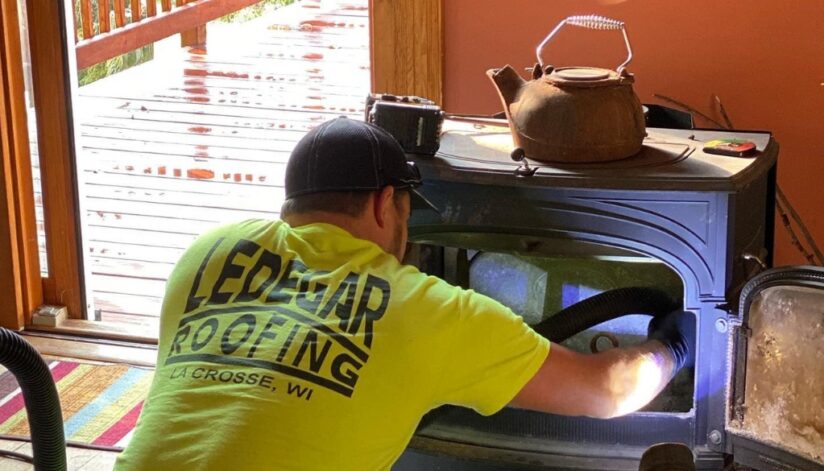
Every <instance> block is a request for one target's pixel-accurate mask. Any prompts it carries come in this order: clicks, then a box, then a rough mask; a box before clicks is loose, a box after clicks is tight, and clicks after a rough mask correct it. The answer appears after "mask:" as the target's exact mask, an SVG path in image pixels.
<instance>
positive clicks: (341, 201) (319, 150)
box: [118, 118, 690, 471]
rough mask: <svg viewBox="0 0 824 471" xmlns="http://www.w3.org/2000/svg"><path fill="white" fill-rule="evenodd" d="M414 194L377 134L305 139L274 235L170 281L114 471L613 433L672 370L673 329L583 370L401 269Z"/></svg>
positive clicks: (316, 465)
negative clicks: (568, 421) (436, 426)
mask: <svg viewBox="0 0 824 471" xmlns="http://www.w3.org/2000/svg"><path fill="white" fill-rule="evenodd" d="M420 184H421V180H420V175H419V174H418V172H417V169H415V167H414V166H413V165H412V164H410V163H407V161H406V159H405V156H404V153H403V151H402V150H401V148H400V146H399V145H398V143H397V142H396V141H395V140H394V139H393V138H392V137H391V136H390V135H389V134H388V133H386V132H385V131H383V130H381V129H379V128H377V127H375V126H372V125H370V124H366V123H362V122H358V121H354V120H349V119H345V118H339V119H335V120H332V121H330V122H327V123H324V124H322V125H321V126H319V127H318V128H316V129H314V130H313V131H311V132H309V133H308V134H307V135H306V136H305V137H304V138H303V139H302V140H301V141H300V142H299V143H298V144H297V146H296V147H295V150H294V151H293V153H292V155H291V157H290V160H289V164H288V166H287V168H286V197H287V200H286V202H285V204H284V205H283V209H282V215H281V216H282V218H283V221H264V220H251V221H245V222H241V223H238V224H232V225H229V226H225V227H222V228H219V229H217V230H214V231H212V232H211V233H208V234H206V235H204V236H202V237H201V238H200V239H199V240H198V241H197V242H195V244H194V245H193V246H192V247H191V248H190V249H189V250H188V251H187V252H186V253H185V254H184V256H183V257H182V259H181V260H180V262H179V263H178V265H177V267H176V268H175V270H174V272H173V273H172V275H171V277H170V279H169V281H168V285H167V292H166V297H165V300H164V304H163V311H162V317H161V331H160V342H159V351H158V362H157V371H156V373H155V378H154V383H153V384H152V388H151V391H150V393H149V397H148V399H147V401H146V404H145V407H144V409H143V413H142V415H141V417H140V421H139V423H138V426H137V429H136V432H135V435H134V438H133V439H132V442H131V444H130V445H129V447H128V448H127V450H126V451H125V452H124V453H123V455H122V456H121V457H120V459H119V461H118V468H119V469H214V470H224V469H273V470H276V469H288V470H313V471H314V470H325V469H328V470H383V469H389V468H390V466H391V465H392V463H393V462H394V461H395V460H396V459H397V458H398V456H399V455H400V454H401V452H402V451H403V449H404V448H405V446H406V444H407V443H408V442H409V440H410V438H411V436H412V434H413V432H414V430H415V427H416V425H417V424H418V421H419V420H420V418H421V416H423V414H425V413H426V412H427V411H429V410H431V409H432V408H434V407H437V406H439V405H442V404H456V405H461V406H466V407H471V408H473V409H475V410H476V411H478V412H479V413H481V414H485V415H488V414H492V413H495V412H496V411H498V410H500V409H501V408H503V407H504V406H506V405H511V406H514V407H522V408H531V409H535V410H539V411H547V412H554V413H560V414H571V415H589V416H594V417H612V416H615V415H620V414H624V413H628V412H630V411H633V410H636V409H637V408H639V407H641V406H642V405H644V404H646V403H647V402H648V401H649V400H650V399H652V398H653V397H654V396H655V395H656V394H657V393H658V392H659V391H660V390H661V389H662V388H663V387H664V386H665V385H666V383H667V382H668V381H669V379H670V378H671V377H672V375H673V374H674V373H675V371H677V369H678V367H679V366H681V365H683V364H684V363H685V362H686V361H687V357H688V356H689V350H690V349H689V346H688V342H687V340H686V339H685V335H684V334H683V332H682V331H680V330H679V329H678V326H679V325H680V324H679V323H678V322H676V321H677V319H676V321H673V320H667V321H666V322H664V323H663V324H664V325H663V327H662V328H661V329H658V330H656V331H655V333H656V335H657V336H658V338H660V339H662V340H661V341H649V342H646V343H644V344H643V345H641V346H637V347H632V348H624V349H613V350H608V351H606V352H604V353H600V354H596V355H582V354H578V353H575V352H572V351H570V350H567V349H565V348H563V347H561V346H559V345H552V347H551V348H550V344H549V342H548V341H547V340H545V339H544V338H542V337H540V336H539V335H538V334H536V333H535V332H534V331H532V329H530V327H529V326H527V325H526V324H525V323H524V322H523V320H522V319H521V317H519V316H517V315H515V314H513V313H512V312H511V311H510V310H509V309H508V308H506V307H504V306H502V305H501V304H499V303H498V302H496V301H494V300H492V299H489V298H487V297H485V296H482V295H479V294H477V293H474V292H472V291H466V290H463V289H460V288H457V287H453V286H451V285H449V284H447V283H446V282H444V281H442V280H440V279H438V278H435V277H431V276H426V275H424V274H422V273H420V272H419V271H418V270H417V269H416V268H414V267H412V266H405V265H403V264H401V260H402V259H403V256H404V251H405V248H406V242H407V219H408V217H409V214H410V206H411V204H412V201H411V200H412V199H414V200H416V201H418V202H422V203H424V204H426V203H427V202H426V201H425V200H423V197H422V196H421V195H420V194H418V193H417V191H416V190H415V188H416V187H417V186H419V185H420ZM550 350H551V351H552V353H551V354H550V355H548V352H549V351H550Z"/></svg>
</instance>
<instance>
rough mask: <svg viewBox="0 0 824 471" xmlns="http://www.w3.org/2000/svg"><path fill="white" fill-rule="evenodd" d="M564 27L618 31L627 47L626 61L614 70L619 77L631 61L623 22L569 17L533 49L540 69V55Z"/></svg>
mask: <svg viewBox="0 0 824 471" xmlns="http://www.w3.org/2000/svg"><path fill="white" fill-rule="evenodd" d="M564 25H572V26H578V27H581V28H587V29H597V30H602V31H605V30H616V29H620V30H621V32H622V33H624V43H625V44H626V45H627V59H626V60H625V61H624V62H623V63H622V64H621V65H619V66H618V67H617V68H616V69H615V70H616V71H617V72H618V74H619V75H620V74H621V73H622V72H623V71H624V68H626V66H627V64H629V62H630V61H631V60H632V47H631V46H630V45H629V36H627V29H626V27H625V26H624V22H623V21H619V20H613V19H611V18H606V17H603V16H598V15H576V16H570V17H568V18H567V19H565V20H563V21H561V22H560V23H558V26H556V27H555V29H553V30H552V31H551V32H550V33H549V34H548V35H547V37H546V38H544V40H543V41H541V44H539V45H538V47H537V48H536V49H535V56H536V57H537V58H538V64H539V65H540V67H541V69H543V68H544V61H543V59H541V53H542V52H543V50H544V47H546V45H547V43H549V40H550V39H552V37H553V36H555V34H556V33H558V31H559V30H560V29H561V28H562V27H563V26H564Z"/></svg>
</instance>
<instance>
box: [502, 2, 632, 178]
mask: <svg viewBox="0 0 824 471" xmlns="http://www.w3.org/2000/svg"><path fill="white" fill-rule="evenodd" d="M564 25H572V26H579V27H582V28H588V29H596V30H619V29H620V30H621V32H622V33H623V35H624V42H625V43H626V46H627V53H628V55H627V59H626V60H625V61H624V62H623V63H622V64H621V65H619V66H618V68H617V69H616V70H610V69H600V68H595V67H561V68H557V69H556V68H554V67H552V66H551V65H544V62H543V59H542V58H541V53H542V52H543V49H544V47H545V46H546V45H547V43H548V42H549V41H550V39H552V37H553V36H555V34H556V33H557V32H558V31H559V30H560V29H561V28H562V27H563V26H564ZM535 55H536V56H537V59H538V63H537V64H536V65H535V67H534V68H533V69H532V80H530V81H526V80H524V79H523V78H521V76H520V75H518V73H517V72H515V70H514V69H513V68H512V67H511V66H509V65H506V66H504V67H503V68H500V69H491V70H488V71H487V72H486V74H487V75H488V76H489V78H490V79H492V82H493V83H494V84H495V87H496V88H497V89H498V94H499V95H500V97H501V101H502V102H503V104H504V111H505V113H506V117H507V120H508V121H509V127H510V129H511V131H512V138H513V140H514V142H515V146H516V149H515V150H514V151H513V158H516V159H518V158H519V157H520V158H522V157H527V158H530V159H534V160H539V161H543V162H563V163H581V162H606V161H610V160H619V159H624V158H626V157H629V156H631V155H633V154H636V153H638V151H640V150H641V145H642V142H643V140H644V136H645V135H646V132H645V124H644V112H643V110H642V108H641V102H640V101H639V100H638V96H637V95H636V94H635V92H634V91H633V89H632V83H633V82H634V81H635V79H634V78H633V76H632V75H631V74H630V73H628V72H627V71H626V68H625V67H626V65H627V64H629V62H630V60H632V48H631V47H630V44H629V38H628V37H627V32H626V28H625V27H624V22H623V21H618V20H613V19H609V18H604V17H601V16H591V15H590V16H571V17H569V18H567V19H565V20H564V21H562V22H561V23H559V24H558V26H556V27H555V29H553V30H552V32H550V33H549V35H548V36H547V37H546V38H545V39H544V40H543V41H542V42H541V44H539V45H538V47H537V48H536V51H535Z"/></svg>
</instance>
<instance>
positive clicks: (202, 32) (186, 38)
mask: <svg viewBox="0 0 824 471" xmlns="http://www.w3.org/2000/svg"><path fill="white" fill-rule="evenodd" d="M175 1H176V3H177V6H181V5H185V4H187V3H189V2H190V1H191V0H175ZM205 45H206V23H204V24H202V25H198V26H196V27H194V28H192V29H190V30H187V31H181V32H180V47H203V46H205Z"/></svg>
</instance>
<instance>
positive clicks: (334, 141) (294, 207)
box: [281, 118, 434, 260]
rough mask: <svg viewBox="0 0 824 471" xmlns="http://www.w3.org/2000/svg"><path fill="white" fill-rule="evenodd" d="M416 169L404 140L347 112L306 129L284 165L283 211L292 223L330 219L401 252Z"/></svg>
mask: <svg viewBox="0 0 824 471" xmlns="http://www.w3.org/2000/svg"><path fill="white" fill-rule="evenodd" d="M420 185H421V177H420V173H419V172H418V169H417V168H415V166H414V165H413V164H412V163H410V162H407V160H406V155H405V154H404V152H403V149H401V147H400V144H398V142H397V141H396V140H395V139H394V138H393V137H392V136H391V135H390V134H389V133H387V132H386V131H384V130H382V129H380V128H378V127H377V126H374V125H371V124H368V123H364V122H361V121H356V120H350V119H347V118H337V119H334V120H332V121H328V122H326V123H323V124H322V125H320V126H318V127H317V128H315V129H313V130H312V131H310V132H309V133H307V134H306V135H305V136H304V137H303V138H302V139H301V140H300V142H298V144H297V145H296V146H295V149H294V150H293V151H292V155H291V156H290V157H289V163H288V164H287V166H286V198H287V199H286V202H285V203H284V204H283V208H282V210H281V216H282V218H283V219H284V220H286V221H287V222H288V223H289V224H290V225H292V226H300V225H304V224H310V223H313V222H327V223H331V224H335V225H338V226H341V227H343V228H344V229H346V230H348V231H349V232H351V233H352V234H353V235H354V236H356V237H359V238H362V239H367V240H371V241H373V242H375V243H376V244H378V245H379V246H380V247H382V248H383V249H384V250H386V251H387V252H388V253H391V254H393V255H395V256H396V257H397V258H398V260H400V259H402V258H403V255H404V250H405V248H406V239H407V219H408V218H409V213H410V209H411V203H410V201H411V199H413V198H414V199H415V200H417V201H416V202H420V203H422V204H424V205H429V206H430V207H432V208H433V209H434V206H431V204H430V203H429V202H428V201H426V200H425V199H424V198H423V197H422V196H421V195H420V194H419V193H417V191H415V188H416V187H418V186H420Z"/></svg>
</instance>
